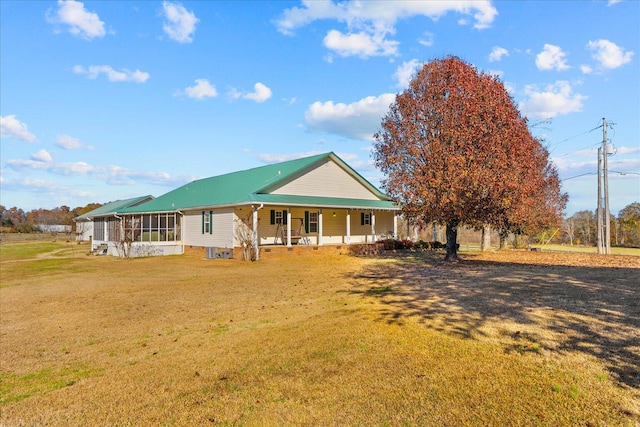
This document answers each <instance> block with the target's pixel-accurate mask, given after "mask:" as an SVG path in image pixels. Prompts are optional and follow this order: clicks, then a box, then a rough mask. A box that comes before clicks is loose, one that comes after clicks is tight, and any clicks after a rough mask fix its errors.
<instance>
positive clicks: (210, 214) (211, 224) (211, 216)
mask: <svg viewBox="0 0 640 427" xmlns="http://www.w3.org/2000/svg"><path fill="white" fill-rule="evenodd" d="M209 234H213V211H209Z"/></svg>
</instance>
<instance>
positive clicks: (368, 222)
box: [360, 212, 371, 225]
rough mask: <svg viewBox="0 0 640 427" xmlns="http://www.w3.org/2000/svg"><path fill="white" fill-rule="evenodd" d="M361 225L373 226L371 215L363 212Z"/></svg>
mask: <svg viewBox="0 0 640 427" xmlns="http://www.w3.org/2000/svg"><path fill="white" fill-rule="evenodd" d="M360 225H371V214H370V213H364V212H362V213H361V214H360Z"/></svg>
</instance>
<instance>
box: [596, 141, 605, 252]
mask: <svg viewBox="0 0 640 427" xmlns="http://www.w3.org/2000/svg"><path fill="white" fill-rule="evenodd" d="M602 237H603V236H602V148H598V207H597V209H596V245H597V247H598V253H599V254H602V253H604V247H603V238H602Z"/></svg>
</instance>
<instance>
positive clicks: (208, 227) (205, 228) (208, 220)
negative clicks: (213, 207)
mask: <svg viewBox="0 0 640 427" xmlns="http://www.w3.org/2000/svg"><path fill="white" fill-rule="evenodd" d="M212 220H213V212H212V211H209V212H205V211H202V234H213V224H212V222H213V221H212Z"/></svg>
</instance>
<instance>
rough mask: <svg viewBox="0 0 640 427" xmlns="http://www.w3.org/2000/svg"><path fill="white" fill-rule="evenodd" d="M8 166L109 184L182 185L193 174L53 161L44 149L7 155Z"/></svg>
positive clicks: (18, 169) (21, 170)
mask: <svg viewBox="0 0 640 427" xmlns="http://www.w3.org/2000/svg"><path fill="white" fill-rule="evenodd" d="M6 165H7V167H8V168H10V169H12V170H15V171H17V172H23V171H34V170H37V171H44V172H47V173H51V174H54V175H62V176H69V175H72V176H85V177H88V178H95V179H99V180H102V181H104V182H105V183H107V184H111V185H133V184H137V183H139V182H145V183H149V184H154V185H167V186H174V185H182V184H184V183H185V182H189V181H192V180H194V179H196V178H197V177H193V176H179V177H172V176H171V175H169V174H168V173H166V172H153V171H143V170H135V169H127V168H123V167H121V166H116V165H110V166H94V165H91V164H89V163H86V162H55V161H53V159H52V158H51V155H50V154H49V153H48V152H46V151H45V150H40V151H39V152H37V153H34V154H32V155H31V159H29V160H24V159H11V160H8V161H7V162H6Z"/></svg>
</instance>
